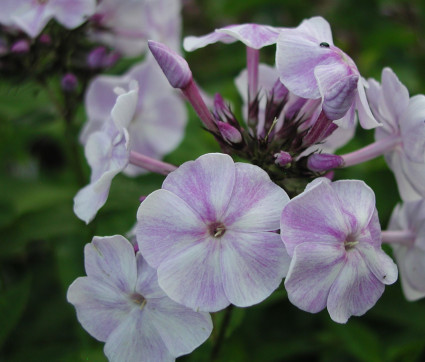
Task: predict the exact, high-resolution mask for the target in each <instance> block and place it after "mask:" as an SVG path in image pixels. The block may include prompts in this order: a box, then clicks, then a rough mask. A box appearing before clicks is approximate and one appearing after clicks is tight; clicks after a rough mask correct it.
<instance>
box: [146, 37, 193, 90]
mask: <svg viewBox="0 0 425 362" xmlns="http://www.w3.org/2000/svg"><path fill="white" fill-rule="evenodd" d="M148 46H149V49H150V51H151V53H152V54H153V56H154V57H155V59H156V61H157V62H158V64H159V66H160V67H161V69H162V71H163V72H164V74H165V76H166V77H167V79H168V81H169V82H170V84H171V86H172V87H173V88H180V89H184V88H186V87H187V86H188V85H189V83H190V81H191V80H192V72H191V70H190V68H189V65H188V64H187V62H186V60H185V59H184V58H183V57H181V56H180V55H179V54H177V53H176V52H175V51H173V50H171V49H170V48H168V47H167V46H166V45H164V44H162V43H158V42H156V41H153V40H149V41H148Z"/></svg>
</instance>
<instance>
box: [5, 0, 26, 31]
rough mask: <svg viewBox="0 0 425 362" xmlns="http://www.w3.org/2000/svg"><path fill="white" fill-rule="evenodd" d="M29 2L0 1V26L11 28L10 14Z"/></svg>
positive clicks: (17, 0)
mask: <svg viewBox="0 0 425 362" xmlns="http://www.w3.org/2000/svg"><path fill="white" fill-rule="evenodd" d="M28 1H29V0H2V1H0V24H3V25H6V26H12V25H13V23H14V21H13V18H12V14H13V13H14V12H15V11H16V10H17V9H19V8H20V7H21V6H22V5H24V4H25V3H28Z"/></svg>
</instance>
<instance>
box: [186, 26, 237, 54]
mask: <svg viewBox="0 0 425 362" xmlns="http://www.w3.org/2000/svg"><path fill="white" fill-rule="evenodd" d="M236 40H237V39H236V38H235V37H233V36H231V35H228V34H225V33H217V32H215V31H214V32H213V33H209V34H207V35H203V36H187V37H186V38H184V40H183V48H184V50H186V51H187V52H192V51H194V50H196V49H199V48H203V47H205V46H207V45H209V44H214V43H217V42H222V43H225V44H229V43H234V42H235V41H236Z"/></svg>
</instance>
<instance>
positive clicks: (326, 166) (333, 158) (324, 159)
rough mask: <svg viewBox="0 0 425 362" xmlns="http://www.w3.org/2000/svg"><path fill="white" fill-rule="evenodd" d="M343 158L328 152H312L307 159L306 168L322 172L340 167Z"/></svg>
mask: <svg viewBox="0 0 425 362" xmlns="http://www.w3.org/2000/svg"><path fill="white" fill-rule="evenodd" d="M343 164H344V159H343V158H342V157H341V156H338V155H331V154H328V153H314V154H312V155H311V156H310V157H309V158H308V160H307V168H308V169H309V170H311V171H314V172H324V171H328V170H332V169H334V168H338V167H341V166H342V165H343Z"/></svg>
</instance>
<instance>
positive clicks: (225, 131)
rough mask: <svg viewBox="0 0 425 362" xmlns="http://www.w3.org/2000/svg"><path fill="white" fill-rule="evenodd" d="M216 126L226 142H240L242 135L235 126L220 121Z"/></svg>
mask: <svg viewBox="0 0 425 362" xmlns="http://www.w3.org/2000/svg"><path fill="white" fill-rule="evenodd" d="M217 127H218V130H219V131H220V133H221V135H222V136H223V139H224V140H225V141H226V142H228V143H230V144H233V145H234V144H238V143H241V142H242V135H241V133H240V132H239V131H238V130H237V129H236V128H235V127H233V126H231V125H230V124H228V123H225V122H221V121H218V122H217Z"/></svg>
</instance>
